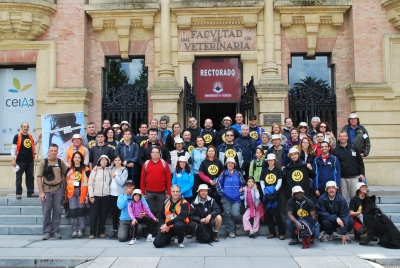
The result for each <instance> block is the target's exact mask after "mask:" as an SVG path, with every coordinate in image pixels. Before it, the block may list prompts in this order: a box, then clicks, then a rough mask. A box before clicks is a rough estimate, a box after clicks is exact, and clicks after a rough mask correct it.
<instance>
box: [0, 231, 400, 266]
mask: <svg viewBox="0 0 400 268" xmlns="http://www.w3.org/2000/svg"><path fill="white" fill-rule="evenodd" d="M41 238H42V237H41V236H24V235H21V236H13V235H3V236H0V266H2V267H21V266H27V267H69V268H70V267H77V268H103V267H104V268H106V267H146V268H151V267H158V268H167V267H171V268H172V267H174V268H176V267H177V264H178V266H179V267H190V268H197V267H229V268H236V267H238V268H243V267H269V268H271V267H284V268H291V267H307V268H313V267H318V268H321V267H324V268H325V267H335V268H341V267H357V268H358V267H360V268H366V267H382V266H380V265H378V264H375V263H373V262H369V261H366V260H378V261H379V262H380V263H386V264H399V260H400V250H391V249H385V248H382V247H380V246H376V245H374V246H368V247H365V246H359V245H358V243H356V242H350V243H349V244H348V245H345V246H344V245H342V244H341V241H340V239H335V240H333V241H330V242H326V243H322V242H319V241H316V242H315V244H314V245H312V246H311V248H309V249H301V246H300V245H295V246H289V245H288V242H289V239H286V240H284V241H280V240H278V239H266V237H265V236H264V237H257V238H255V239H250V238H248V237H246V236H241V237H237V238H234V239H232V238H221V241H220V242H218V243H212V245H208V244H200V243H197V242H196V241H195V240H194V239H185V246H186V247H185V248H183V249H181V248H178V245H177V244H171V245H169V246H167V247H166V248H162V249H156V248H154V246H153V245H152V243H149V242H146V241H145V240H144V239H143V238H142V239H140V240H138V242H137V244H135V245H132V246H129V245H128V242H125V243H120V242H118V240H116V239H109V238H104V239H100V238H96V239H94V240H89V239H87V238H83V239H77V238H76V239H71V238H67V237H64V238H63V239H61V240H54V239H51V240H48V241H43V240H41Z"/></svg>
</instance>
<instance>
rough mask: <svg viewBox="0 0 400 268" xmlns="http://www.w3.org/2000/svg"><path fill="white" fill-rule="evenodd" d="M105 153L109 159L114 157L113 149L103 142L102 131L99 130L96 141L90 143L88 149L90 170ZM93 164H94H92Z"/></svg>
mask: <svg viewBox="0 0 400 268" xmlns="http://www.w3.org/2000/svg"><path fill="white" fill-rule="evenodd" d="M102 155H107V156H108V158H110V159H111V160H112V159H113V158H114V149H113V148H112V147H111V146H108V144H107V143H105V137H104V132H103V131H99V132H97V134H96V143H95V144H94V145H92V148H90V151H89V168H90V170H92V169H93V168H94V166H95V165H96V163H97V162H98V161H99V158H100V156H102ZM93 164H94V165H93Z"/></svg>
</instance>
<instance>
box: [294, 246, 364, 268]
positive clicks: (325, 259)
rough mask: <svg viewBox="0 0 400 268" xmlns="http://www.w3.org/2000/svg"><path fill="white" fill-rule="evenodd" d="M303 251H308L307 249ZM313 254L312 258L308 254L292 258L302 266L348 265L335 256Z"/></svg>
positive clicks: (343, 267)
mask: <svg viewBox="0 0 400 268" xmlns="http://www.w3.org/2000/svg"><path fill="white" fill-rule="evenodd" d="M304 251H309V249H307V250H304ZM314 254H315V253H314V252H313V257H312V259H311V258H310V255H308V256H302V257H293V258H294V260H295V261H296V262H297V264H298V265H299V266H300V267H302V268H321V267H324V268H348V266H347V265H346V264H344V263H343V262H342V261H341V260H340V259H338V258H337V257H336V256H319V255H318V253H317V254H316V255H314ZM332 255H334V254H332ZM365 267H366V266H365Z"/></svg>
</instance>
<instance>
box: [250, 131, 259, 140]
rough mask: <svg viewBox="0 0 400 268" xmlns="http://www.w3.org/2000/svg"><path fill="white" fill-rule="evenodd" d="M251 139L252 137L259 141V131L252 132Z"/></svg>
mask: <svg viewBox="0 0 400 268" xmlns="http://www.w3.org/2000/svg"><path fill="white" fill-rule="evenodd" d="M250 137H252V138H253V139H255V140H258V133H257V131H252V132H250Z"/></svg>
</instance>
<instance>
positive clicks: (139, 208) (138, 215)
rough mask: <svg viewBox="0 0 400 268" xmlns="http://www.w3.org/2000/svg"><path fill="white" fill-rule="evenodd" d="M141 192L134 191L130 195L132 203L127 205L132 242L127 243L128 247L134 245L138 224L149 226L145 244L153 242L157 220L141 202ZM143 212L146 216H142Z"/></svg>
mask: <svg viewBox="0 0 400 268" xmlns="http://www.w3.org/2000/svg"><path fill="white" fill-rule="evenodd" d="M141 198H142V191H141V190H140V189H135V190H134V191H133V194H132V202H131V203H129V205H128V211H129V216H130V217H131V219H132V227H133V232H132V240H131V242H129V245H133V244H135V243H136V238H135V237H136V235H137V226H138V224H139V223H143V224H147V225H148V226H149V235H148V236H147V240H146V241H147V242H152V241H153V233H154V231H155V228H156V223H157V222H158V219H157V218H156V217H154V215H153V214H152V213H151V211H150V210H149V209H148V207H147V206H146V204H144V203H143V201H142V200H141ZM143 212H144V213H146V215H147V216H142V215H143Z"/></svg>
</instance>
